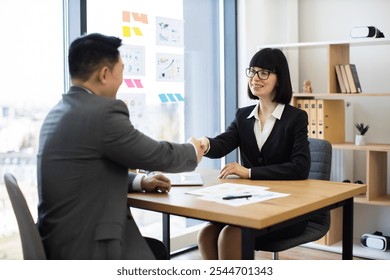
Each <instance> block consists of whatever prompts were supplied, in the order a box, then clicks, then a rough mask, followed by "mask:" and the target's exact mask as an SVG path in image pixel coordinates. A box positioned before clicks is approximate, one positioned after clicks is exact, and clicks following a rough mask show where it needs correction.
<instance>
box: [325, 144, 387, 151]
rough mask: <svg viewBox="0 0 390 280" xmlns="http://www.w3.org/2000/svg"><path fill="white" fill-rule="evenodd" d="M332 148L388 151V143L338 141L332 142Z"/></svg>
mask: <svg viewBox="0 0 390 280" xmlns="http://www.w3.org/2000/svg"><path fill="white" fill-rule="evenodd" d="M332 147H333V149H340V150H356V151H374V152H390V144H375V143H372V144H366V145H362V146H359V145H355V144H354V143H339V144H332Z"/></svg>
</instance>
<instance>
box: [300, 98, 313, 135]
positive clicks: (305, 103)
mask: <svg viewBox="0 0 390 280" xmlns="http://www.w3.org/2000/svg"><path fill="white" fill-rule="evenodd" d="M302 105H303V110H304V111H305V112H306V113H307V117H308V120H309V125H308V126H307V135H308V137H310V135H311V133H310V131H311V122H310V99H302Z"/></svg>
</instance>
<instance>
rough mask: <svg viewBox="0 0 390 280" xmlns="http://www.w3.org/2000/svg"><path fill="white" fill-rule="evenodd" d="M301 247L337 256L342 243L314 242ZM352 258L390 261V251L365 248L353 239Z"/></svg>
mask: <svg viewBox="0 0 390 280" xmlns="http://www.w3.org/2000/svg"><path fill="white" fill-rule="evenodd" d="M302 247H305V248H311V249H316V250H322V251H326V252H332V253H338V254H341V253H342V242H337V243H335V244H334V245H331V246H327V245H321V244H318V243H315V242H311V243H307V244H304V245H302ZM353 256H354V257H359V258H364V259H371V260H390V251H385V252H384V251H380V250H375V249H370V248H365V247H363V246H362V245H361V244H360V240H359V239H354V242H353ZM340 259H341V255H340Z"/></svg>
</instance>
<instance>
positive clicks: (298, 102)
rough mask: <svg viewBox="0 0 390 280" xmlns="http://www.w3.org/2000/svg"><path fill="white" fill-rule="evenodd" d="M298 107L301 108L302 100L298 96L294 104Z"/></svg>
mask: <svg viewBox="0 0 390 280" xmlns="http://www.w3.org/2000/svg"><path fill="white" fill-rule="evenodd" d="M295 106H296V107H297V108H298V109H301V110H303V100H302V99H300V98H298V99H297V101H296V105H295Z"/></svg>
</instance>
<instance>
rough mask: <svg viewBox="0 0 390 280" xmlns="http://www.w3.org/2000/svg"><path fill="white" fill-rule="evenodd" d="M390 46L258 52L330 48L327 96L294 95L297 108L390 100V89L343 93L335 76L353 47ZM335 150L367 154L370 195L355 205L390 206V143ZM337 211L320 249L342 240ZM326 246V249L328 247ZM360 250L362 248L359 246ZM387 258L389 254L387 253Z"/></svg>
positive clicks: (337, 44) (335, 44)
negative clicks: (320, 102) (302, 102)
mask: <svg viewBox="0 0 390 280" xmlns="http://www.w3.org/2000/svg"><path fill="white" fill-rule="evenodd" d="M380 44H383V45H390V40H389V39H385V38H380V39H379V38H376V39H360V40H351V41H328V42H313V43H293V44H274V45H259V46H257V49H262V48H266V47H271V48H279V49H282V50H289V49H292V50H294V49H298V48H308V47H309V48H311V47H318V46H323V47H326V48H327V53H328V57H327V76H328V77H326V78H327V87H328V89H327V92H323V93H309V94H306V93H294V95H293V99H292V104H293V105H295V106H296V104H297V99H343V100H353V98H355V97H364V98H375V97H390V89H389V92H388V93H368V92H364V93H353V94H351V93H340V89H339V86H338V81H337V76H336V72H335V65H336V64H349V63H350V47H351V46H367V47H369V46H372V45H380ZM389 101H390V100H389ZM332 146H333V149H338V150H352V151H356V152H363V153H366V157H365V159H366V184H367V192H366V194H365V195H362V196H360V197H356V198H355V203H362V204H369V205H376V206H390V194H389V193H387V178H388V177H387V176H388V175H387V170H388V166H387V165H388V164H387V162H388V160H387V159H388V153H389V152H390V143H388V144H383V143H378V144H374V143H370V144H367V145H365V146H357V145H354V143H345V142H344V143H332ZM338 210H339V209H335V210H333V211H335V212H333V213H332V219H333V222H332V225H331V229H330V232H329V233H328V235H327V237H325V239H324V240H322V241H320V242H319V245H318V246H323V245H326V246H328V247H329V248H330V247H331V246H330V245H332V244H333V246H334V244H337V242H338V241H339V240H341V230H340V220H341V214H342V211H338ZM326 246H325V247H326ZM357 246H359V245H357ZM385 254H386V256H387V253H385Z"/></svg>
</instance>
